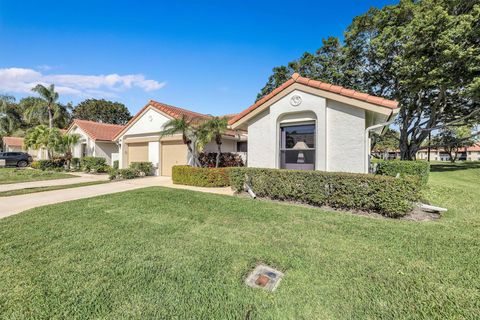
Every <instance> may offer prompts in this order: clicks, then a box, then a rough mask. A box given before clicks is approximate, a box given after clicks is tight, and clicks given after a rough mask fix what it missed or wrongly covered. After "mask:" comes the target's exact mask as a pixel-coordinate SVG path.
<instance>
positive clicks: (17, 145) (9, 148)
mask: <svg viewBox="0 0 480 320" xmlns="http://www.w3.org/2000/svg"><path fill="white" fill-rule="evenodd" d="M2 144H3V147H2V150H3V151H5V152H22V151H23V138H20V137H3V138H2Z"/></svg>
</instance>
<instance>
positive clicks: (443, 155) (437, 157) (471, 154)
mask: <svg viewBox="0 0 480 320" xmlns="http://www.w3.org/2000/svg"><path fill="white" fill-rule="evenodd" d="M417 159H418V160H427V159H428V149H422V150H420V151H418V152H417ZM430 160H431V161H450V156H449V155H448V153H447V152H445V150H443V149H433V148H432V149H430ZM457 160H466V161H480V143H477V144H475V145H473V146H471V147H464V148H460V149H459V150H458V154H457Z"/></svg>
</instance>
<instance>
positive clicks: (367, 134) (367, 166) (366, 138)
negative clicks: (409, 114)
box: [364, 113, 395, 173]
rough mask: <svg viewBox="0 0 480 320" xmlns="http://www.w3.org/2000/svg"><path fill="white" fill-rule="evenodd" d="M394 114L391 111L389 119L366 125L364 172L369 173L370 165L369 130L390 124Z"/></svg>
mask: <svg viewBox="0 0 480 320" xmlns="http://www.w3.org/2000/svg"><path fill="white" fill-rule="evenodd" d="M393 115H394V113H392V114H391V115H390V119H391V120H388V121H387V122H384V123H379V124H375V125H373V126H370V127H368V128H367V129H365V162H364V163H365V168H364V169H365V173H369V167H370V148H371V145H372V141H371V140H370V131H372V130H374V129H377V128H381V127H386V126H388V125H391V124H392V123H393V122H395V118H394V117H393V118H392V116H393Z"/></svg>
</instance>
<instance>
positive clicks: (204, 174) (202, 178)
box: [172, 166, 231, 187]
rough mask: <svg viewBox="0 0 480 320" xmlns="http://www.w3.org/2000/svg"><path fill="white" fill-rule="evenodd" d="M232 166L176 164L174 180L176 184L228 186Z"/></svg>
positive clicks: (173, 172)
mask: <svg viewBox="0 0 480 320" xmlns="http://www.w3.org/2000/svg"><path fill="white" fill-rule="evenodd" d="M230 170H231V168H196V167H190V166H174V167H173V168H172V180H173V183H175V184H183V185H188V186H197V187H226V186H229V185H230V176H229V171H230Z"/></svg>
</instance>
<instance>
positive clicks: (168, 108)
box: [114, 100, 236, 139]
mask: <svg viewBox="0 0 480 320" xmlns="http://www.w3.org/2000/svg"><path fill="white" fill-rule="evenodd" d="M149 106H152V107H154V108H155V109H157V110H159V111H161V112H162V113H164V114H166V115H167V116H169V117H172V118H175V119H178V118H180V117H182V116H185V117H187V119H189V120H194V119H197V120H206V119H209V118H211V117H213V116H212V115H210V114H203V113H198V112H195V111H191V110H187V109H183V108H179V107H175V106H172V105H169V104H166V103H163V102H158V101H155V100H150V101H149V102H148V103H147V104H146V105H145V106H144V107H143V108H142V109H141V110H140V111H138V112H137V114H136V115H135V116H134V117H133V118H132V119H130V121H129V122H128V123H127V124H126V125H125V128H127V127H129V126H130V125H131V124H133V123H134V122H135V121H136V120H137V118H138V117H139V116H140V115H141V114H142V113H143V112H144V111H145V109H147V108H148V107H149ZM234 116H236V114H227V115H224V116H220V117H227V118H228V119H231V118H232V117H234ZM121 131H122V130H120V131H119V132H118V133H117V134H116V135H115V137H114V138H115V139H117V138H118V137H119V136H120V134H121ZM225 135H229V136H236V133H235V131H232V130H228V131H227V132H225Z"/></svg>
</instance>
